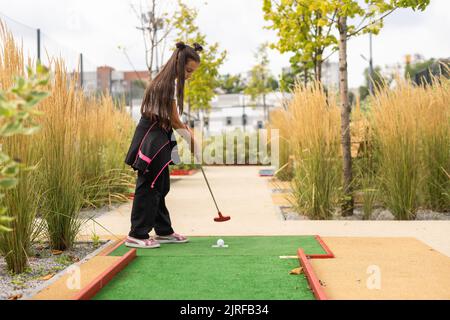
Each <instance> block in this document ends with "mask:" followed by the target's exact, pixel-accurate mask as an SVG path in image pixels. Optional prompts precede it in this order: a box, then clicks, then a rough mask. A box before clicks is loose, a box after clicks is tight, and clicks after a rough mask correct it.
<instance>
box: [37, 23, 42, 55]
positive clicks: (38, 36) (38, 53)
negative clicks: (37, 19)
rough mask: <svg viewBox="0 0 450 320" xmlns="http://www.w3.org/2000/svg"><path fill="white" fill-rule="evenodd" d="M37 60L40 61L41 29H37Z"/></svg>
mask: <svg viewBox="0 0 450 320" xmlns="http://www.w3.org/2000/svg"><path fill="white" fill-rule="evenodd" d="M37 58H38V62H40V61H41V29H37Z"/></svg>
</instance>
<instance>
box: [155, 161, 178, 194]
mask: <svg viewBox="0 0 450 320" xmlns="http://www.w3.org/2000/svg"><path fill="white" fill-rule="evenodd" d="M172 161H173V160H172V159H170V160H169V161H168V162H167V163H166V164H165V165H164V167H162V169H161V170H160V171H159V172H158V175H157V176H156V178H155V179H154V180H153V182H152V185H151V188H152V189H153V187H154V186H155V182H156V179H158V177H159V175H160V174H161V173H162V172H163V170H164V169H165V168H166V167H167V166H168V165H169V163H171V162H172Z"/></svg>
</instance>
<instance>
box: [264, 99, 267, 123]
mask: <svg viewBox="0 0 450 320" xmlns="http://www.w3.org/2000/svg"><path fill="white" fill-rule="evenodd" d="M263 107H264V121H267V106H266V94H263Z"/></svg>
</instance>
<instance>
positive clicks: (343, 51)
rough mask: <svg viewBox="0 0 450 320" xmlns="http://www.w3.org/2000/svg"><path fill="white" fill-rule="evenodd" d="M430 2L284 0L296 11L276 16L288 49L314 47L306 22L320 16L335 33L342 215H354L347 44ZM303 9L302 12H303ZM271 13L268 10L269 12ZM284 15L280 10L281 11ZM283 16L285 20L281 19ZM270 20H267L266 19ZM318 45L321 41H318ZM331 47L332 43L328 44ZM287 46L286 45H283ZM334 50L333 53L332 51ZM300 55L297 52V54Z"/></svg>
mask: <svg viewBox="0 0 450 320" xmlns="http://www.w3.org/2000/svg"><path fill="white" fill-rule="evenodd" d="M271 2H272V1H269V0H265V1H264V7H265V8H264V11H265V12H267V11H268V9H270V8H271V7H270V5H271ZM429 3H430V0H365V1H364V3H361V1H358V0H322V1H312V0H284V1H282V4H285V5H287V6H289V7H292V6H294V5H296V7H295V8H296V9H297V11H296V12H295V14H294V13H293V14H292V15H285V14H279V15H277V16H275V18H274V19H272V20H274V21H276V25H279V27H277V28H278V29H279V30H281V31H282V32H281V33H280V32H279V33H278V34H279V36H280V37H284V39H285V41H286V42H287V41H292V42H298V43H296V44H291V45H290V46H289V48H293V50H295V48H298V50H302V48H300V44H301V45H302V46H304V47H307V48H314V47H315V46H316V45H315V44H314V42H316V39H317V38H314V37H310V36H308V34H309V32H310V28H309V27H310V26H311V25H313V24H309V23H308V21H314V17H320V25H322V26H323V27H327V26H328V27H333V29H334V30H336V31H337V33H338V38H337V40H338V42H337V44H338V45H337V50H338V51H339V92H340V99H341V131H342V133H341V134H342V138H341V140H342V142H341V144H342V152H343V193H344V200H343V203H342V208H341V209H342V215H344V216H347V215H352V214H353V194H352V180H353V177H352V158H351V140H350V103H349V93H348V72H347V41H348V39H350V38H351V37H353V36H357V35H360V34H363V33H369V32H370V33H372V34H375V35H376V34H378V33H379V32H380V30H381V29H382V27H383V19H384V18H386V17H387V16H389V15H390V14H392V13H393V12H394V11H396V10H397V9H399V8H411V9H413V10H425V8H426V7H427V6H428V4H429ZM302 7H303V8H305V10H303V9H302ZM270 11H271V10H270ZM281 12H283V11H281ZM304 15H310V16H309V17H308V18H303V20H304V21H306V22H307V23H306V25H307V26H308V28H301V26H299V25H298V26H296V25H295V20H296V19H298V17H302V16H304ZM283 17H284V18H283ZM268 18H269V19H270V17H268ZM348 19H351V21H356V20H357V19H359V22H358V24H355V25H353V24H349V22H348ZM290 28H296V30H297V32H299V33H303V34H302V35H301V36H298V37H293V36H292V35H290V36H289V37H288V35H289V29H290ZM317 42H319V43H320V41H317ZM331 44H332V42H331ZM286 46H287V44H286ZM333 50H336V48H334V49H333ZM302 53H303V52H301V51H300V54H302Z"/></svg>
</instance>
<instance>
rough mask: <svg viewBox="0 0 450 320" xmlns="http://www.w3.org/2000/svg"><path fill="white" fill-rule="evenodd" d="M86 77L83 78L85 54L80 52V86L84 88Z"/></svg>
mask: <svg viewBox="0 0 450 320" xmlns="http://www.w3.org/2000/svg"><path fill="white" fill-rule="evenodd" d="M83 85H84V78H83V54H82V53H80V87H81V89H83Z"/></svg>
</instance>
